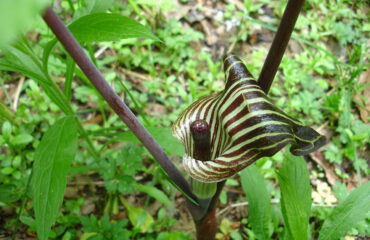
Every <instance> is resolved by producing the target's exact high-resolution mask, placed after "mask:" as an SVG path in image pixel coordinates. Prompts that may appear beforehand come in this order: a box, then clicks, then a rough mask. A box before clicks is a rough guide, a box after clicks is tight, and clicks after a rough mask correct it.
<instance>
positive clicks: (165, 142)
mask: <svg viewBox="0 0 370 240" xmlns="http://www.w3.org/2000/svg"><path fill="white" fill-rule="evenodd" d="M147 130H148V131H149V132H150V134H151V135H152V136H153V138H154V139H155V140H156V141H157V142H158V143H159V145H161V147H162V148H163V149H164V150H165V151H166V152H168V153H170V154H173V155H178V156H182V155H183V154H184V147H183V145H182V144H181V143H180V141H179V140H177V139H176V138H175V137H174V136H172V130H171V128H168V127H148V128H147ZM118 137H119V139H121V140H122V141H126V142H132V143H136V144H139V143H140V141H139V140H138V139H137V138H136V136H135V135H134V134H133V133H132V132H131V131H127V132H124V133H122V134H120V135H119V136H118Z"/></svg>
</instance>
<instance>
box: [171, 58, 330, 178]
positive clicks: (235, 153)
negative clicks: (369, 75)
mask: <svg viewBox="0 0 370 240" xmlns="http://www.w3.org/2000/svg"><path fill="white" fill-rule="evenodd" d="M224 71H225V78H226V87H225V89H224V90H223V91H222V92H219V93H215V94H211V95H208V96H205V97H202V98H200V99H199V100H197V101H196V102H194V103H193V104H191V105H190V106H189V107H188V108H187V109H186V110H185V111H184V112H183V113H182V114H181V115H180V117H179V118H178V119H177V121H176V122H175V123H174V125H173V127H172V129H173V134H174V136H175V137H176V138H178V139H179V140H180V141H181V142H182V143H183V144H184V146H185V152H186V154H185V155H184V157H183V166H184V169H185V171H186V172H187V173H189V174H190V176H191V177H192V178H194V179H196V180H198V181H201V182H219V181H222V180H225V179H226V178H228V177H231V176H233V175H234V174H236V173H237V172H239V171H240V170H242V169H244V168H245V167H247V166H248V165H250V164H252V163H254V162H255V161H256V160H258V159H259V158H262V157H266V156H272V155H274V154H275V153H276V152H278V151H279V150H280V149H282V148H283V147H284V146H286V145H287V144H291V145H292V147H291V149H290V151H291V152H292V153H293V154H294V155H306V154H308V153H311V152H313V151H316V150H317V149H318V148H319V147H321V146H322V145H324V143H325V138H324V137H323V136H321V135H320V134H319V133H317V132H316V131H315V130H313V129H312V128H310V127H306V126H303V125H302V124H301V123H300V122H299V121H298V120H296V119H294V118H292V117H289V116H288V115H287V114H285V113H284V112H283V111H282V110H280V109H278V108H277V107H275V106H274V104H273V103H272V102H271V100H270V99H269V98H268V97H267V96H266V94H265V93H264V92H263V91H262V90H261V88H260V87H259V86H258V84H257V82H256V81H255V80H254V78H253V77H252V75H251V74H250V73H249V71H248V70H247V68H246V67H245V65H244V64H243V62H242V61H241V60H240V59H239V58H238V57H236V56H235V55H232V54H228V55H227V56H226V57H225V59H224ZM195 120H204V121H206V122H207V123H208V124H209V127H210V132H211V160H210V161H199V160H197V159H194V158H193V157H192V156H194V155H193V153H194V146H193V139H192V136H191V132H190V124H191V123H192V122H194V121H195Z"/></svg>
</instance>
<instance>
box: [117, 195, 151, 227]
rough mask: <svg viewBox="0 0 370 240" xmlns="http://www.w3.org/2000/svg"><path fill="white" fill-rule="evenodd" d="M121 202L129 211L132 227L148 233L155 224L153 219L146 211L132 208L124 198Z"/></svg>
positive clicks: (121, 198)
mask: <svg viewBox="0 0 370 240" xmlns="http://www.w3.org/2000/svg"><path fill="white" fill-rule="evenodd" d="M120 200H121V202H122V204H123V205H124V206H125V208H126V210H127V213H128V218H129V219H130V222H131V223H132V225H133V226H134V227H136V228H139V229H140V230H141V231H142V232H143V233H145V232H147V231H148V230H149V228H150V227H151V225H152V224H153V223H154V219H153V217H152V216H151V215H150V214H149V213H148V212H147V211H145V210H144V209H142V208H137V207H134V206H131V205H130V204H129V203H128V202H127V201H126V200H125V199H124V198H123V197H122V196H120Z"/></svg>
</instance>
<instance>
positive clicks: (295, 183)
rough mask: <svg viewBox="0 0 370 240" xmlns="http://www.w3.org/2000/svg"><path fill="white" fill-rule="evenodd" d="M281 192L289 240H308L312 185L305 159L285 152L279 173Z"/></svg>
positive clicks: (282, 208)
mask: <svg viewBox="0 0 370 240" xmlns="http://www.w3.org/2000/svg"><path fill="white" fill-rule="evenodd" d="M278 177H279V186H280V190H281V211H282V214H283V218H284V223H285V226H286V227H287V230H288V235H289V236H290V237H288V239H300V240H305V239H308V226H309V225H308V220H309V217H310V213H311V185H310V179H309V173H308V169H307V166H306V162H305V161H304V159H303V157H297V156H293V155H292V154H291V153H290V152H289V151H285V159H284V161H283V166H282V168H281V169H280V171H279V173H278Z"/></svg>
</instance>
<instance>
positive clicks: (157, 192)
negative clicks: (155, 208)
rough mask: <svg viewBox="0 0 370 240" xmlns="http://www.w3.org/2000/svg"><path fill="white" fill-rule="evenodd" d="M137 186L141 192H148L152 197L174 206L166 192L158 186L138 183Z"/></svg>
mask: <svg viewBox="0 0 370 240" xmlns="http://www.w3.org/2000/svg"><path fill="white" fill-rule="evenodd" d="M136 188H137V190H138V191H139V192H144V193H146V194H148V195H149V196H151V197H152V198H154V199H156V200H158V201H160V202H161V203H163V204H164V205H166V206H168V207H172V206H173V203H172V202H171V201H170V199H169V198H168V197H167V196H166V194H164V193H163V192H162V191H161V190H159V189H157V188H156V187H153V186H146V185H142V184H137V185H136Z"/></svg>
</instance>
